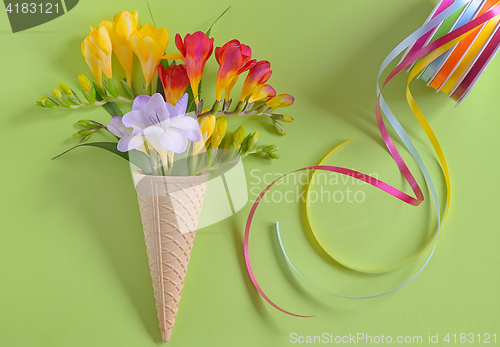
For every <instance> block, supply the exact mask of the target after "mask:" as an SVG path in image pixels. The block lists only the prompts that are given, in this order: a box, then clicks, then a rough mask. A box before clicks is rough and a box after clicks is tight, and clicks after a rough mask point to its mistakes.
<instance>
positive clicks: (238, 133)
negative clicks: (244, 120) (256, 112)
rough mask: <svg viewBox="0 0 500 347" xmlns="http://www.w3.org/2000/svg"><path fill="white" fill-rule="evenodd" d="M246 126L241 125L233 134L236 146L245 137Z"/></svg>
mask: <svg viewBox="0 0 500 347" xmlns="http://www.w3.org/2000/svg"><path fill="white" fill-rule="evenodd" d="M245 133H246V128H245V126H244V125H242V126H240V127H239V128H238V129H237V130H236V131H235V132H234V135H233V142H234V147H235V148H236V147H239V146H240V145H241V144H242V143H243V140H244V139H245Z"/></svg>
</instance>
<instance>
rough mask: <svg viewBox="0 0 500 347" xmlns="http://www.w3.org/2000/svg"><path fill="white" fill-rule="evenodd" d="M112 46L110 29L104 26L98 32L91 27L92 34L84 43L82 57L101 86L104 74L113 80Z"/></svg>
mask: <svg viewBox="0 0 500 347" xmlns="http://www.w3.org/2000/svg"><path fill="white" fill-rule="evenodd" d="M111 53H112V44H111V39H110V37H109V32H108V29H107V28H106V27H104V26H101V27H99V28H98V29H97V30H96V29H94V28H93V27H92V26H91V27H90V34H89V36H87V37H86V38H85V40H83V42H82V55H83V58H84V59H85V62H87V65H88V66H89V68H90V71H91V72H92V75H94V78H95V79H96V81H97V84H98V85H99V86H101V79H102V73H103V72H104V75H106V77H107V78H111V76H112V69H111Z"/></svg>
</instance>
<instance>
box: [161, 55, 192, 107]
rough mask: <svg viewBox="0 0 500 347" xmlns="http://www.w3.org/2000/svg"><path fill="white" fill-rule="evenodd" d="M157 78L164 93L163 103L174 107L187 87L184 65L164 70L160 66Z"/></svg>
mask: <svg viewBox="0 0 500 347" xmlns="http://www.w3.org/2000/svg"><path fill="white" fill-rule="evenodd" d="M158 76H159V77H160V80H161V84H162V85H163V90H164V91H165V101H166V102H168V103H169V104H171V105H175V104H176V103H177V101H179V99H180V98H181V97H182V95H183V94H184V91H185V90H186V89H187V87H188V86H189V78H188V75H187V71H186V65H172V66H171V67H169V68H168V69H165V68H164V67H163V65H161V64H160V65H158Z"/></svg>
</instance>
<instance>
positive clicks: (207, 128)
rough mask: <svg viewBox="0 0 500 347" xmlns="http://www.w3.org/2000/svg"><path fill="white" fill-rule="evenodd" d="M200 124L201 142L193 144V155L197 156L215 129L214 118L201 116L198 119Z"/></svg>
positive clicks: (212, 116)
mask: <svg viewBox="0 0 500 347" xmlns="http://www.w3.org/2000/svg"><path fill="white" fill-rule="evenodd" d="M198 123H199V124H200V133H201V140H200V141H198V142H194V143H193V155H197V154H198V153H200V152H201V150H202V149H203V148H204V147H205V143H206V142H207V140H208V139H209V138H210V136H212V133H213V132H214V129H215V116H214V115H209V116H203V117H200V118H198Z"/></svg>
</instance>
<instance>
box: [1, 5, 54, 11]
mask: <svg viewBox="0 0 500 347" xmlns="http://www.w3.org/2000/svg"><path fill="white" fill-rule="evenodd" d="M5 10H6V11H7V12H9V13H12V12H14V13H59V3H55V4H51V3H45V4H35V3H31V4H29V3H22V4H10V3H9V4H8V5H7V8H6V9H5Z"/></svg>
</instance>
